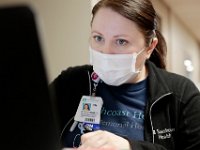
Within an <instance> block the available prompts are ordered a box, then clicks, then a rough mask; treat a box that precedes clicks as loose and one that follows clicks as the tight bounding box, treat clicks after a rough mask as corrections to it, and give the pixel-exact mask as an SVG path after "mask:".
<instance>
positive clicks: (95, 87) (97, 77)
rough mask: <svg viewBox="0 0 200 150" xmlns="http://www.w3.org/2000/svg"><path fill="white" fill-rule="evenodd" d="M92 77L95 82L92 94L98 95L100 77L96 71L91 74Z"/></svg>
mask: <svg viewBox="0 0 200 150" xmlns="http://www.w3.org/2000/svg"><path fill="white" fill-rule="evenodd" d="M91 78H92V82H93V89H92V96H96V89H97V86H98V84H99V81H100V78H99V76H98V75H97V74H96V73H95V72H94V71H93V72H92V74H91Z"/></svg>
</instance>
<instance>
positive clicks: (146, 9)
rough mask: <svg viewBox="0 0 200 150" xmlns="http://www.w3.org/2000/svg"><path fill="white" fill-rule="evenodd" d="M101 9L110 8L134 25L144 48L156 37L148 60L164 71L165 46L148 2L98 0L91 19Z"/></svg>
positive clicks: (136, 0) (142, 0)
mask: <svg viewBox="0 0 200 150" xmlns="http://www.w3.org/2000/svg"><path fill="white" fill-rule="evenodd" d="M102 7H107V8H110V9H112V10H113V11H115V12H117V13H119V14H120V15H122V16H124V17H125V18H127V19H129V20H132V21H133V22H134V23H136V24H137V26H138V28H139V30H140V31H141V32H142V33H143V35H144V37H145V42H146V46H149V45H150V44H151V42H152V40H153V38H155V37H157V39H158V44H157V46H156V47H155V49H154V51H153V53H152V54H151V56H150V58H149V60H150V61H152V62H153V63H154V64H155V65H156V66H157V67H159V68H163V69H166V53H167V46H166V42H165V39H164V37H163V36H162V34H161V33H160V31H159V30H158V23H157V15H156V12H155V9H154V8H153V5H152V3H151V1H150V0H100V1H99V2H98V3H97V4H96V5H95V6H94V7H93V10H92V15H93V18H94V16H95V14H96V13H97V11H98V10H99V9H100V8H102ZM93 18H92V21H93Z"/></svg>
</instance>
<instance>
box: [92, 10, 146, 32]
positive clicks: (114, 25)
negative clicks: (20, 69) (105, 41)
mask: <svg viewBox="0 0 200 150" xmlns="http://www.w3.org/2000/svg"><path fill="white" fill-rule="evenodd" d="M92 30H97V31H100V32H103V33H104V32H105V33H110V34H128V35H138V34H142V33H141V32H140V30H139V28H138V26H137V25H136V23H135V22H133V21H131V20H129V19H127V18H125V17H124V16H122V15H121V14H119V13H117V12H115V11H113V10H112V9H110V8H100V9H99V10H98V11H97V13H96V14H95V16H94V18H93V22H92Z"/></svg>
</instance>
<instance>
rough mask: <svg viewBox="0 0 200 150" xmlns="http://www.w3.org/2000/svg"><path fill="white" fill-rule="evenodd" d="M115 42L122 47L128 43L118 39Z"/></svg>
mask: <svg viewBox="0 0 200 150" xmlns="http://www.w3.org/2000/svg"><path fill="white" fill-rule="evenodd" d="M116 42H117V45H120V46H124V45H126V44H127V43H128V41H127V40H124V39H118V40H117V41H116Z"/></svg>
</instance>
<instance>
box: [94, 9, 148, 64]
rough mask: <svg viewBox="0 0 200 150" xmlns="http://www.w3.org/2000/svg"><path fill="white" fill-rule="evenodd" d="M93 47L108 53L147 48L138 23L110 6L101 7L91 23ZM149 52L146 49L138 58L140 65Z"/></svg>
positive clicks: (129, 51)
mask: <svg viewBox="0 0 200 150" xmlns="http://www.w3.org/2000/svg"><path fill="white" fill-rule="evenodd" d="M90 45H91V47H92V49H94V50H97V51H100V52H102V53H106V54H128V53H133V52H136V53H138V52H140V51H141V50H143V49H144V48H145V39H144V36H143V34H142V33H141V32H140V30H139V29H138V27H137V25H136V24H135V23H134V22H133V21H131V20H129V19H127V18H125V17H123V16H122V15H120V14H119V13H116V12H115V11H113V10H112V9H110V8H100V9H99V10H98V11H97V13H96V14H95V16H94V18H93V22H92V25H91V39H90ZM148 57H149V53H148V52H147V51H146V50H145V51H144V52H142V53H141V54H140V55H139V56H138V58H137V63H136V67H137V66H140V65H141V64H142V63H144V61H145V60H146V58H148Z"/></svg>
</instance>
